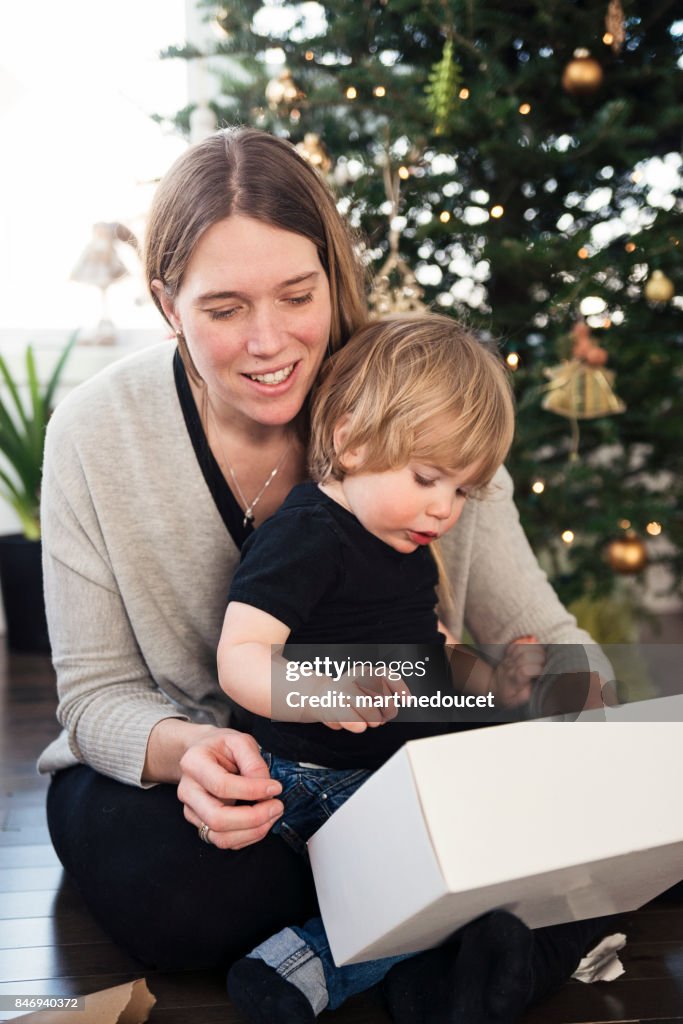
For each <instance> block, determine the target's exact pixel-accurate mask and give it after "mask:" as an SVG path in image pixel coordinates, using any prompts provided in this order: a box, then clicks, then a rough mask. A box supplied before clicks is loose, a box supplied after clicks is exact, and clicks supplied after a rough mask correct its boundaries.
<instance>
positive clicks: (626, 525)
mask: <svg viewBox="0 0 683 1024" xmlns="http://www.w3.org/2000/svg"><path fill="white" fill-rule="evenodd" d="M619 528H620V529H621V530H630V529H631V520H630V519H620V520H619Z"/></svg>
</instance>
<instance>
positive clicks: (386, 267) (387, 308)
mask: <svg viewBox="0 0 683 1024" xmlns="http://www.w3.org/2000/svg"><path fill="white" fill-rule="evenodd" d="M423 295H424V292H423V290H422V288H420V285H419V284H418V283H417V279H416V277H415V274H414V273H413V272H412V270H411V269H410V267H409V266H408V264H407V263H406V261H405V260H403V259H401V257H400V256H399V255H398V253H396V252H392V253H390V255H389V258H388V259H387V260H386V261H385V263H384V264H383V266H382V267H381V269H380V270H379V272H378V274H377V277H376V278H375V281H374V284H373V286H372V289H371V291H370V295H369V296H368V306H369V307H370V312H371V313H372V315H373V316H374V317H375V318H379V317H381V316H386V315H387V314H388V313H420V312H422V311H423V310H424V309H425V304H424V302H422V301H421V300H422V296H423Z"/></svg>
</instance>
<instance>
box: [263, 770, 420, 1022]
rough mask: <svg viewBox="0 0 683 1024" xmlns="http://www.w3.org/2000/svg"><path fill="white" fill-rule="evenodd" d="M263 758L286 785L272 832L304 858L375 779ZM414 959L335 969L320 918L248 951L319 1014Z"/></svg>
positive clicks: (360, 773) (360, 772)
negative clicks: (309, 844)
mask: <svg viewBox="0 0 683 1024" xmlns="http://www.w3.org/2000/svg"><path fill="white" fill-rule="evenodd" d="M261 754H262V756H263V759H264V760H265V762H266V764H267V765H268V770H269V772H270V775H271V778H273V779H277V781H278V782H280V783H282V794H281V799H282V801H283V803H284V805H285V810H284V813H283V815H282V817H281V818H280V819H279V820H278V821H277V823H276V824H275V825H274V826H273V829H272V831H273V832H275V833H280V835H281V836H282V838H283V839H285V840H286V842H288V843H289V844H290V845H291V846H292V847H294V849H295V850H297V851H298V852H299V853H302V854H303V855H304V856H305V855H306V840H307V839H309V838H310V837H311V836H312V835H313V833H314V832H317V830H318V829H319V828H320V826H321V825H323V824H324V823H325V822H326V821H327V819H328V818H329V817H331V815H332V814H334V812H335V811H336V810H337V809H338V808H339V807H341V805H342V804H343V803H345V802H346V800H348V798H349V797H350V796H352V795H353V793H355V792H356V790H357V789H358V788H359V787H360V786H362V784H363V783H364V782H365V780H366V779H367V778H368V777H369V776H370V775H371V772H369V771H366V770H365V769H345V770H342V771H337V770H335V769H332V768H311V767H308V766H304V765H300V764H297V763H296V762H293V761H286V760H285V759H284V758H281V757H276V756H275V755H274V754H269V753H268V752H267V751H264V750H262V751H261ZM412 955H413V954H412V953H407V954H403V955H402V956H392V957H385V958H384V959H382V960H368V961H366V962H365V963H360V964H349V965H347V966H346V967H337V966H336V964H335V962H334V960H333V959H332V954H331V952H330V947H329V943H328V941H327V935H326V934H325V928H324V927H323V923H322V921H321V919H320V918H319V917H315V918H311V920H310V921H307V922H306V924H305V925H304V926H303V928H298V927H292V928H284V929H283V930H282V931H281V932H278V934H277V935H274V936H272V937H271V938H270V939H266V941H265V942H262V943H261V945H260V946H257V947H256V949H253V950H252V951H251V953H249V956H250V957H255V958H259V959H261V960H264V961H265V963H267V964H268V966H269V967H272V968H273V969H274V970H276V971H277V972H278V974H280V975H281V976H282V977H283V978H284V979H285V980H287V981H288V982H290V983H291V984H293V985H296V986H297V988H299V989H300V990H301V991H302V992H303V993H304V995H305V996H306V998H307V999H308V1001H309V1002H310V1003H311V1005H312V1007H313V1010H314V1011H315V1013H316V1014H318V1013H321V1012H322V1010H324V1009H325V1008H329V1009H331V1010H336V1009H337V1007H338V1006H341V1004H342V1003H343V1002H345V1000H346V999H348V998H349V997H350V996H353V995H355V994H356V993H357V992H364V991H365V990H366V989H368V988H371V987H372V986H373V985H376V984H377V982H379V981H381V980H382V978H383V977H384V976H385V974H386V973H387V972H388V971H389V970H390V969H391V968H392V967H393V966H394V964H396V963H399V961H401V960H405V959H406V958H407V957H408V956H412Z"/></svg>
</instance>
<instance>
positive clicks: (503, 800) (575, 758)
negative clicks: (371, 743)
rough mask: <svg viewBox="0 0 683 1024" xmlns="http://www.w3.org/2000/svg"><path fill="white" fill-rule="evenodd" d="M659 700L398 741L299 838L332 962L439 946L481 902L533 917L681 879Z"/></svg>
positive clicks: (605, 903)
mask: <svg viewBox="0 0 683 1024" xmlns="http://www.w3.org/2000/svg"><path fill="white" fill-rule="evenodd" d="M670 701H671V703H670V704H668V705H667V702H666V700H664V701H648V702H642V704H641V705H640V708H641V711H640V713H638V712H637V711H634V708H636V707H637V706H636V705H630V706H629V709H628V710H626V709H623V710H622V709H611V711H610V714H609V720H608V721H605V719H604V716H602V718H603V720H602V721H591V720H588V721H577V722H572V723H567V722H550V721H545V722H524V723H517V724H512V725H501V726H495V727H489V728H483V729H477V730H473V731H470V732H463V733H458V734H453V735H448V736H437V737H435V738H434V739H426V740H417V741H414V742H411V743H408V744H406V746H405V747H403V748H402V750H400V751H399V752H398V753H396V754H395V755H394V756H393V757H392V758H391V759H390V760H389V761H388V762H387V763H386V764H385V765H383V767H382V768H381V769H379V771H377V772H376V773H375V774H374V775H373V776H372V777H371V778H370V779H369V780H368V782H367V783H366V784H365V785H364V786H363V787H362V788H361V789H360V790H359V791H358V792H357V793H356V794H354V796H353V797H352V798H351V799H350V800H349V801H348V803H346V804H345V805H344V806H343V807H341V808H340V809H339V810H338V811H337V812H336V814H334V815H333V817H332V818H330V820H329V821H328V822H326V824H325V825H324V826H323V827H322V828H321V829H320V830H319V831H318V832H317V833H316V834H315V836H313V837H312V839H311V840H310V842H309V847H308V849H309V854H310V858H311V864H312V868H313V874H314V877H315V883H316V888H317V891H318V898H319V902H320V908H321V913H322V917H323V920H324V923H325V927H326V929H327V934H328V938H329V941H330V947H331V950H332V953H333V956H334V958H335V961H336V962H337V964H339V965H342V964H347V963H357V962H359V961H362V960H368V959H373V958H376V957H384V956H391V955H394V954H398V953H408V952H415V951H417V950H420V949H424V948H427V947H430V946H434V945H437V944H438V943H439V942H441V941H442V940H443V939H445V938H446V937H447V936H448V935H450V934H451V933H452V932H454V931H455V930H456V929H457V928H459V927H461V926H462V925H464V924H466V923H467V922H468V921H471V920H473V919H474V918H475V917H478V916H479V915H480V914H483V913H486V912H487V911H489V910H492V909H493V908H503V909H506V910H509V911H510V912H511V913H513V914H516V915H517V916H518V917H520V918H521V919H522V920H523V921H525V922H526V924H528V925H529V926H530V927H531V928H537V927H541V926H545V925H550V924H558V923H560V922H564V921H572V920H579V919H582V918H586V917H596V916H601V915H607V914H615V913H620V912H625V911H629V910H633V909H635V908H637V907H639V906H642V905H643V904H644V903H647V902H648V901H649V900H651V899H653V898H654V897H655V896H656V895H657V894H658V893H660V892H663V891H664V890H665V889H667V888H669V887H670V886H671V885H674V884H675V883H676V882H678V881H679V880H680V879H681V878H683V816H682V815H680V814H678V813H676V808H677V807H678V805H679V803H680V779H681V778H683V725H682V724H681V722H680V721H676V720H675V719H676V716H677V715H678V717H679V718H680V717H681V714H680V713H681V710H682V706H681V698H670ZM645 705H656V707H655V708H654V709H652V708H650V712H649V715H648V714H647V712H646V710H645ZM582 717H583V716H582ZM594 717H595V716H594ZM634 718H635V719H637V720H633V719H634ZM643 718H645V719H646V720H642V719H643ZM648 718H649V720H648ZM672 719H673V720H672ZM384 728H391V726H390V725H388V726H384Z"/></svg>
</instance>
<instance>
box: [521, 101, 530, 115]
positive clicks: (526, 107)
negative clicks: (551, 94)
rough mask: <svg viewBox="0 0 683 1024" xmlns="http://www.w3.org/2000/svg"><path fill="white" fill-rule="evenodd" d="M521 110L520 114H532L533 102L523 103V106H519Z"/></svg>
mask: <svg viewBox="0 0 683 1024" xmlns="http://www.w3.org/2000/svg"><path fill="white" fill-rule="evenodd" d="M519 112H520V114H530V113H531V104H530V103H522V105H521V107H520V108H519Z"/></svg>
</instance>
